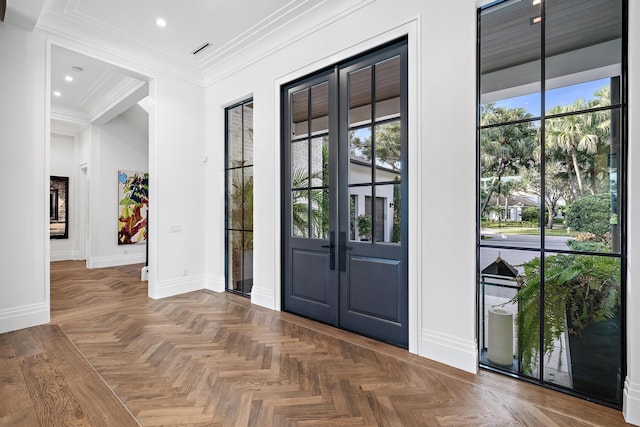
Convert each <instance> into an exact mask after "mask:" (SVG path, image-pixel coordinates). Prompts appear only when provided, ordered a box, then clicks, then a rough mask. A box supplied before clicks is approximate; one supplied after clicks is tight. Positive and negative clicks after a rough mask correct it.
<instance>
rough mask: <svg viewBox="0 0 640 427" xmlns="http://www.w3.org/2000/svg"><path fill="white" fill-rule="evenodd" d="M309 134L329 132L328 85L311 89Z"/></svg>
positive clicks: (325, 83) (326, 83)
mask: <svg viewBox="0 0 640 427" xmlns="http://www.w3.org/2000/svg"><path fill="white" fill-rule="evenodd" d="M311 132H312V135H318V134H321V133H328V132H329V83H328V82H324V83H322V84H320V85H317V86H313V87H312V88H311Z"/></svg>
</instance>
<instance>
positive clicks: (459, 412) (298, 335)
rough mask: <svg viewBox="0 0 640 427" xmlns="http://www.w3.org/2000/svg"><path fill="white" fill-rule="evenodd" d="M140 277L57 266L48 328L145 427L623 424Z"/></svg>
mask: <svg viewBox="0 0 640 427" xmlns="http://www.w3.org/2000/svg"><path fill="white" fill-rule="evenodd" d="M140 268H141V266H139V265H136V266H127V267H117V268H109V269H100V270H86V269H84V267H83V263H81V262H71V261H64V262H56V263H52V266H51V307H52V313H51V321H52V323H55V324H59V325H60V326H61V328H62V330H64V332H65V333H66V335H67V336H68V337H69V338H70V339H71V341H72V342H73V343H74V344H75V345H76V346H77V348H78V349H79V350H80V352H81V353H82V354H83V355H84V356H85V357H86V359H87V360H88V361H89V362H90V363H91V365H92V366H93V367H94V368H95V370H96V371H97V372H98V373H99V374H100V376H101V377H102V378H104V380H105V381H106V383H107V384H108V385H109V386H110V387H111V389H112V390H113V391H114V393H115V394H116V395H117V397H118V398H119V399H120V400H121V401H122V402H123V403H124V405H125V406H126V407H127V408H128V410H129V411H131V413H132V414H133V415H134V416H135V418H136V419H137V420H138V422H140V423H141V424H142V425H144V426H159V425H166V426H286V427H288V426H291V427H293V426H301V427H302V426H309V427H311V426H313V427H316V426H403V427H404V426H617V425H625V423H624V421H623V418H622V415H621V413H620V412H619V411H616V410H613V409H610V408H606V407H602V406H600V405H596V404H593V403H590V402H586V401H582V400H580V399H577V398H573V397H570V396H566V395H563V394H560V393H557V392H553V391H550V390H545V389H542V388H540V387H536V386H534V385H531V384H527V383H524V382H520V381H516V380H512V379H509V378H507V377H504V376H500V375H497V374H493V373H490V372H481V373H480V374H478V375H472V374H469V373H466V372H463V371H459V370H457V369H454V368H451V367H448V366H445V365H442V364H439V363H436V362H433V361H430V360H427V359H424V358H421V357H418V356H415V355H411V354H410V353H408V352H407V351H405V350H402V349H398V348H395V347H392V346H389V345H386V344H383V343H379V342H376V341H373V340H370V339H367V338H364V337H360V336H357V335H354V334H351V333H348V332H345V331H340V330H337V329H335V328H331V327H329V326H326V325H322V324H318V323H316V322H313V321H310V320H307V319H304V318H300V317H297V316H293V315H290V314H287V313H279V312H274V311H271V310H267V309H263V308H260V307H256V306H252V305H251V304H250V302H249V301H248V300H247V299H244V298H241V297H238V296H235V295H230V294H224V293H223V294H217V293H213V292H209V291H198V292H192V293H189V294H186V295H181V296H176V297H171V298H166V299H162V300H151V299H149V298H147V289H146V283H145V282H140V281H139V274H140ZM0 352H1V350H0ZM0 354H1V353H0ZM0 406H3V403H2V402H1V401H0Z"/></svg>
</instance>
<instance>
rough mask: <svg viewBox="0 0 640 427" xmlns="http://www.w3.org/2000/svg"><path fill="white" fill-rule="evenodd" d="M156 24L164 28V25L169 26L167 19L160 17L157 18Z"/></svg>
mask: <svg viewBox="0 0 640 427" xmlns="http://www.w3.org/2000/svg"><path fill="white" fill-rule="evenodd" d="M156 25H157V26H158V27H161V28H164V27H166V26H167V21H166V20H165V19H163V18H158V19H156Z"/></svg>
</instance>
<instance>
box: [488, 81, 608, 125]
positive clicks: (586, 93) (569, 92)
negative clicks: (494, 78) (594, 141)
mask: <svg viewBox="0 0 640 427" xmlns="http://www.w3.org/2000/svg"><path fill="white" fill-rule="evenodd" d="M609 81H610V80H609V79H608V78H607V79H600V80H593V81H590V82H586V83H580V84H577V85H572V86H565V87H561V88H557V89H552V90H548V91H547V96H546V100H545V101H546V109H547V111H549V109H551V108H552V107H554V106H557V105H569V104H573V102H574V101H575V100H577V99H580V98H582V99H583V100H584V101H585V102H586V101H588V100H589V99H592V98H593V97H594V96H593V94H594V93H595V92H596V91H597V90H598V89H600V88H601V87H603V86H606V85H608V84H609ZM495 104H496V105H497V106H500V107H505V108H517V107H520V108H524V109H526V110H527V111H528V112H529V113H531V114H532V115H533V116H536V117H537V116H540V94H539V93H535V94H531V95H523V96H518V97H515V98H509V99H504V100H501V101H496V102H495Z"/></svg>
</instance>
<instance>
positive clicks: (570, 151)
mask: <svg viewBox="0 0 640 427" xmlns="http://www.w3.org/2000/svg"><path fill="white" fill-rule="evenodd" d="M610 102H611V95H610V87H609V85H605V86H603V87H602V88H600V89H599V90H597V91H596V92H595V93H594V95H593V97H592V99H590V100H588V101H584V100H582V99H578V100H576V101H575V102H573V103H572V104H570V105H564V106H555V107H553V108H551V109H550V110H549V111H547V116H557V117H551V118H549V119H547V120H546V121H545V141H544V150H545V158H544V159H542V158H541V154H542V146H541V141H540V128H539V121H536V120H531V119H532V115H531V114H530V113H528V112H527V111H526V110H525V109H524V108H507V107H503V106H499V105H496V104H495V103H488V104H484V105H482V107H481V125H482V126H488V125H495V126H493V127H488V128H484V129H482V131H481V141H480V144H481V152H480V171H481V181H482V185H481V202H480V212H481V217H482V218H488V217H489V214H490V213H491V212H493V214H492V215H493V216H494V217H495V216H496V215H500V214H502V215H503V216H504V215H506V211H505V209H506V208H507V207H508V206H509V205H510V204H514V203H515V202H518V203H520V205H522V203H525V206H524V207H523V208H522V221H538V219H539V210H537V209H536V208H535V207H534V206H526V203H532V201H533V200H535V198H534V197H537V198H539V199H540V200H541V201H542V202H543V203H544V207H545V223H546V227H547V228H548V229H552V228H554V218H555V217H556V216H557V214H558V212H560V211H565V208H566V213H567V214H568V213H569V212H571V213H572V215H573V218H574V219H575V218H578V217H579V216H580V215H585V214H578V213H577V212H578V210H581V211H584V210H590V209H591V208H592V207H597V208H598V210H597V212H598V215H604V216H606V221H605V222H603V221H602V220H601V218H598V220H597V224H598V225H603V226H602V227H598V228H597V229H595V230H586V229H585V228H584V226H583V223H584V221H582V220H580V219H578V220H577V221H578V223H579V224H578V225H580V227H577V226H576V225H577V224H575V223H572V224H569V223H567V225H568V226H569V227H571V228H572V229H573V230H575V231H589V232H592V233H594V234H596V235H598V236H600V237H602V238H603V239H605V238H610V236H608V235H607V232H608V228H609V216H610V215H611V213H610V212H611V208H610V205H611V199H612V194H611V192H612V187H611V185H612V183H611V182H610V168H611V167H615V166H614V165H611V164H610V162H609V157H610V155H611V152H612V147H611V130H610V127H611V113H610V111H608V110H600V111H588V110H590V109H594V108H598V107H602V106H607V105H609V104H610ZM585 110H587V111H588V112H583V111H585ZM514 122H515V124H509V125H504V126H499V124H501V123H514ZM543 160H544V171H545V177H544V180H545V188H544V194H542V188H541V181H542V180H541V175H540V171H541V170H542V169H541V163H542V161H543ZM532 196H534V197H532ZM585 198H586V199H587V201H588V202H587V201H583V199H585ZM575 203H577V205H576V206H575V207H574V208H572V207H571V205H572V204H575ZM596 205H597V206H596ZM600 205H602V206H604V205H606V215H605V214H604V213H603V212H604V210H600V209H599V207H600ZM531 208H533V209H536V211H533V210H532V209H531ZM563 213H565V212H563ZM536 214H537V215H538V217H537V218H534V217H535V216H536ZM589 221H591V219H590V220H589Z"/></svg>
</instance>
